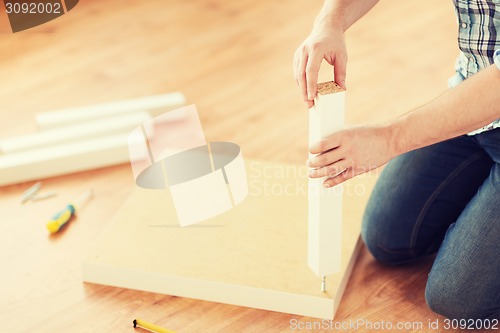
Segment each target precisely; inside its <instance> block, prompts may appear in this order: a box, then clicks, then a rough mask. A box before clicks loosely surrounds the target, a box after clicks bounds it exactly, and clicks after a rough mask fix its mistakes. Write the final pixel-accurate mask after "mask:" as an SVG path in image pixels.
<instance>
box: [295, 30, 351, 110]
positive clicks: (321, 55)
mask: <svg viewBox="0 0 500 333" xmlns="http://www.w3.org/2000/svg"><path fill="white" fill-rule="evenodd" d="M323 59H325V60H326V61H327V62H328V63H329V64H330V65H332V66H333V70H334V78H335V82H337V83H338V84H339V85H340V86H341V87H342V88H344V89H345V88H346V86H345V77H346V64H347V50H346V46H345V41H344V32H343V30H342V29H340V28H334V27H328V28H326V27H316V28H315V29H313V31H312V32H311V34H310V35H309V37H307V38H306V40H305V41H304V42H303V43H302V45H301V46H300V47H299V48H298V49H297V51H295V55H294V59H293V71H294V77H295V81H297V84H298V85H299V88H300V90H301V91H302V96H303V99H304V103H305V105H306V107H307V108H308V109H309V108H311V107H312V106H313V104H314V102H313V100H314V97H316V92H317V82H318V72H319V68H320V66H321V62H322V60H323Z"/></svg>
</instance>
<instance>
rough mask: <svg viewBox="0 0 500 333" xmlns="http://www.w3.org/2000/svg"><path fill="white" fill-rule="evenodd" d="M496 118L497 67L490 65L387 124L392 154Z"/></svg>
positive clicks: (499, 102)
mask: <svg viewBox="0 0 500 333" xmlns="http://www.w3.org/2000/svg"><path fill="white" fill-rule="evenodd" d="M497 118H500V71H499V70H498V68H496V66H495V65H492V66H490V67H488V68H486V69H484V70H482V71H480V72H479V73H477V74H475V75H474V76H472V77H471V78H469V79H467V80H465V81H464V82H462V83H461V84H460V85H459V86H457V87H456V88H453V89H449V90H448V91H446V92H445V93H444V94H443V95H441V96H440V97H438V98H437V99H435V100H434V101H432V102H430V103H429V104H426V105H424V106H421V107H419V108H417V109H415V110H413V111H411V112H409V113H407V114H405V115H403V116H401V117H400V118H398V119H396V120H395V121H394V122H392V123H391V124H390V125H389V128H390V132H391V133H392V134H391V137H392V140H391V141H392V142H391V144H392V146H393V149H394V153H395V154H396V155H399V154H402V153H405V152H408V151H410V150H414V149H417V148H421V147H424V146H428V145H431V144H434V143H437V142H440V141H444V140H447V139H450V138H453V137H457V136H459V135H462V134H466V133H468V132H471V131H473V130H475V129H478V128H481V127H483V126H485V125H487V124H489V123H491V122H492V121H494V120H495V119H497Z"/></svg>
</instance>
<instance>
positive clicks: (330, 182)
mask: <svg viewBox="0 0 500 333" xmlns="http://www.w3.org/2000/svg"><path fill="white" fill-rule="evenodd" d="M354 176H356V175H355V174H354V172H353V171H352V169H347V170H345V171H344V172H342V173H341V174H340V175H338V176H335V177H332V178H328V179H327V180H325V181H324V182H323V186H324V187H327V188H328V187H333V186H335V185H338V184H341V183H343V182H345V181H346V180H349V179H351V178H352V177H354Z"/></svg>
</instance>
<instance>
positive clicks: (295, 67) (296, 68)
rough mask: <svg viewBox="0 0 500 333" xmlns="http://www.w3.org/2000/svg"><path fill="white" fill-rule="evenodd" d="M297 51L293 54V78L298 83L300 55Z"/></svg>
mask: <svg viewBox="0 0 500 333" xmlns="http://www.w3.org/2000/svg"><path fill="white" fill-rule="evenodd" d="M297 52H298V51H297ZM297 52H295V54H294V55H293V64H292V65H293V78H294V79H295V82H297V85H298V84H299V77H298V75H299V57H298V55H297Z"/></svg>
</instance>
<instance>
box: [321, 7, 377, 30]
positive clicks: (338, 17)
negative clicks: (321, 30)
mask: <svg viewBox="0 0 500 333" xmlns="http://www.w3.org/2000/svg"><path fill="white" fill-rule="evenodd" d="M377 2H378V0H325V2H324V4H323V8H322V9H321V11H320V13H319V15H318V16H317V18H316V20H315V22H314V25H315V27H316V26H330V27H334V28H340V29H342V31H346V30H347V29H348V28H349V27H350V26H351V25H352V24H353V23H355V22H356V21H357V20H359V19H360V18H361V17H363V15H365V14H366V13H367V12H368V11H369V10H370V9H371V8H373V6H375V4H376V3H377Z"/></svg>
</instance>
